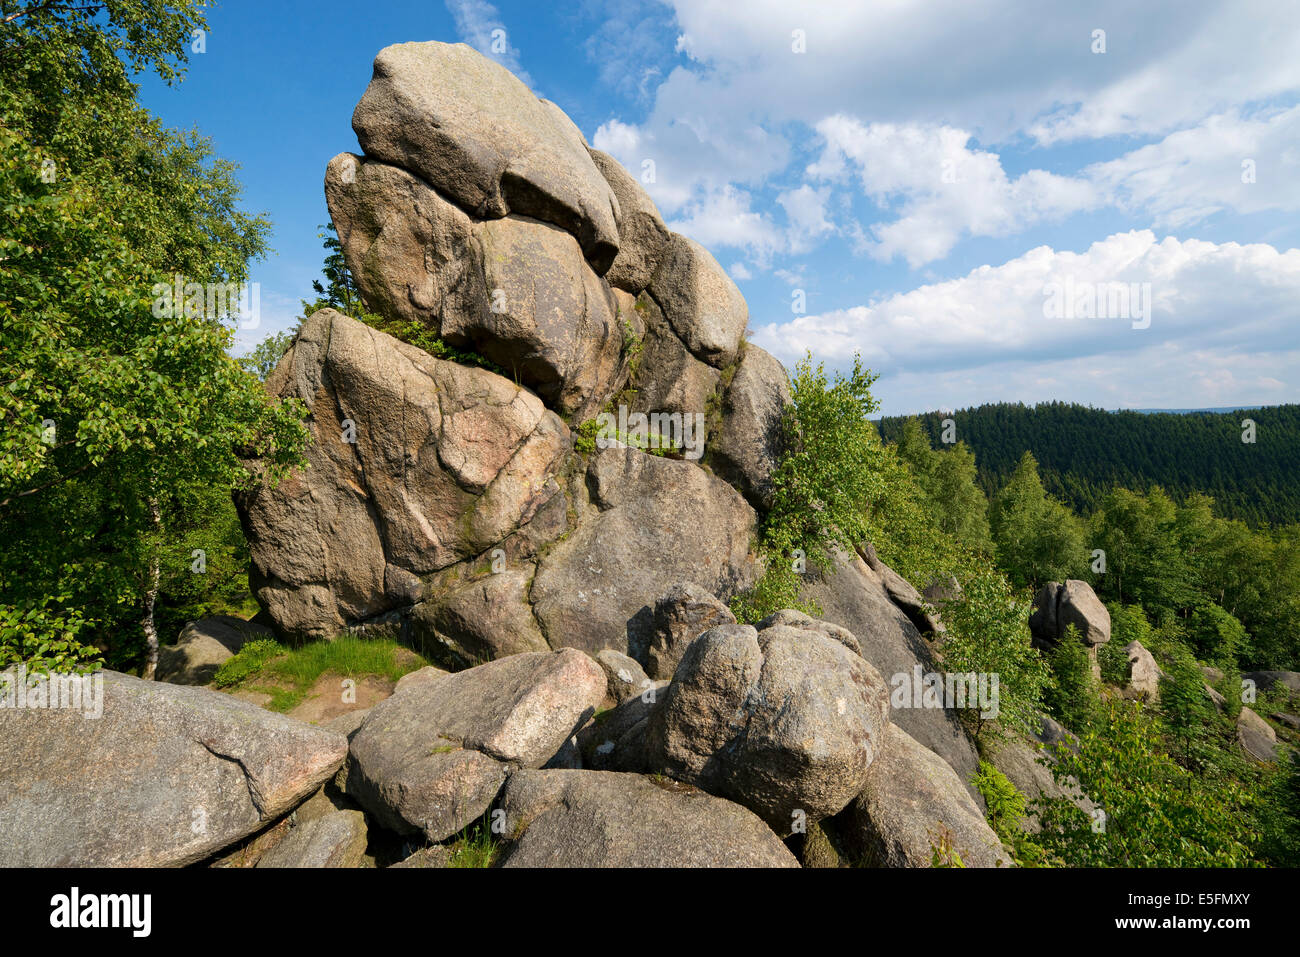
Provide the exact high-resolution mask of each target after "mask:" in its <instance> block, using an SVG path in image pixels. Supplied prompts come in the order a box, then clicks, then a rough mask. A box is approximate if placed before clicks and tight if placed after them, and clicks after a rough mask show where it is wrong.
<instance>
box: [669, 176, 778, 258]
mask: <svg viewBox="0 0 1300 957" xmlns="http://www.w3.org/2000/svg"><path fill="white" fill-rule="evenodd" d="M667 225H668V228H669V229H672V230H675V231H676V232H679V233H682V234H683V235H686V236H690V237H691V238H692V239H694V240H695V241H696V242H698V243H700V244H702V245H704V246H708V247H710V248H713V247H718V246H729V247H733V248H737V249H744V250H746V251H747V252H748V254H749V256H750V258H751V259H752V260H753V261H754V262H756V263H759V264H764V265H765V264H767V263H770V262H771V259H772V254H773V253H775V252H777V251H778V250H781V249H783V248H784V247H785V237H784V236H783V235H782V233H781V230H780V229H778V228H777V227H776V226H775V225H774V224H773V223H772V222H771V220H770V219H768V217H767V216H765V215H763V214H762V213H759V212H755V211H754V210H753V209H752V208H751V198H750V196H749V194H748V193H746V192H745V191H744V190H740V189H736V188H735V187H733V186H724V187H723V188H722V189H720V190H717V191H714V192H711V193H709V194H707V195H706V196H704V197H703V198H702V199H701V200H699V201H697V202H693V203H690V204H688V205H687V206H686V207H685V208H683V209H682V210H681V216H680V217H679V218H678V219H674V220H672V221H670V222H669V223H668V224H667Z"/></svg>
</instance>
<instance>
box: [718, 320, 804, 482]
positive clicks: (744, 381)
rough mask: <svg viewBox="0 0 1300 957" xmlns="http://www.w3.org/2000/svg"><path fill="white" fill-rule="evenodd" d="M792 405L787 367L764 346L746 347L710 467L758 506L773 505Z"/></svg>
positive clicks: (728, 392)
mask: <svg viewBox="0 0 1300 957" xmlns="http://www.w3.org/2000/svg"><path fill="white" fill-rule="evenodd" d="M789 404H790V381H789V379H788V378H787V376H786V373H785V367H784V366H782V365H781V363H780V362H779V361H778V360H777V359H776V358H775V357H774V356H772V355H769V354H768V353H766V352H764V351H763V350H762V349H760V348H758V346H755V345H750V344H746V345H745V346H744V348H743V350H742V352H741V357H740V362H739V363H738V364H737V365H736V369H735V372H734V374H733V375H732V378H731V383H730V384H729V385H728V386H727V390H726V393H725V394H724V395H723V400H722V422H721V424H720V425H719V427H718V431H717V435H716V436H715V437H714V438H713V440H712V442H711V443H710V445H709V463H710V465H712V466H713V469H714V471H715V472H717V473H718V474H719V475H721V476H722V477H723V478H725V479H726V480H727V481H728V482H730V483H731V484H732V485H734V486H735V487H736V488H737V489H739V490H740V492H741V494H742V495H744V496H745V498H747V499H748V500H749V502H750V504H751V505H753V506H754V507H755V508H766V507H767V506H769V505H770V504H771V498H772V471H773V469H775V468H776V460H777V456H778V455H779V454H780V451H781V416H782V414H783V413H784V411H785V408H786V406H788V405H789Z"/></svg>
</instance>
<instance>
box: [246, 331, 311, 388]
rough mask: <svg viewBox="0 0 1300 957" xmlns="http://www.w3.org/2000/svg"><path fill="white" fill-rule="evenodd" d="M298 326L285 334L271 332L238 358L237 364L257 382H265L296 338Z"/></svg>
mask: <svg viewBox="0 0 1300 957" xmlns="http://www.w3.org/2000/svg"><path fill="white" fill-rule="evenodd" d="M298 328H299V327H298V326H294V327H293V328H292V329H289V330H287V331H285V332H273V333H271V334H270V335H269V336H267V337H266V338H265V339H263V340H262V341H261V342H259V343H258V344H257V345H255V346H254V347H253V349H252V351H251V352H249V353H248V355H244V356H240V357H239V363H240V365H242V366H243V367H244V368H245V369H246V370H248V371H249V372H251V373H252V374H253V375H255V376H257V378H258V381H260V382H265V381H266V377H267V376H269V375H270V374H271V373H272V372H273V371H275V367H276V366H277V365H279V364H280V360H281V359H283V358H284V354H285V353H286V352H288V351H289V347H290V346H292V345H293V340H294V339H296V338H297V337H298Z"/></svg>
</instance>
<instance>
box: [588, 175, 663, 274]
mask: <svg viewBox="0 0 1300 957" xmlns="http://www.w3.org/2000/svg"><path fill="white" fill-rule="evenodd" d="M589 152H590V153H591V158H592V160H594V161H595V163H596V168H597V169H599V170H600V173H601V175H602V176H604V177H605V181H606V182H607V183H609V188H610V189H611V190H613V191H614V196H615V198H616V199H617V200H618V255H617V256H615V257H614V263H613V265H611V266H610V267H609V272H607V273H605V279H606V280H608V282H609V284H610V285H611V286H615V287H617V288H619V289H624V290H626V291H628V292H630V293H632V294H633V295H635V294H637V293H639V292H641V290H643V289H645V288H646V286H648V285H650V279H651V278H652V277H653V276H654V274H655V269H656V268H657V267H658V266H659V260H660V258H661V257H662V256H663V251H664V246H665V245H667V243H668V237H669V235H670V234H669V232H668V227H666V226H665V225H664V221H663V219H662V218H661V217H660V216H659V210H658V209H656V208H655V204H654V201H653V200H651V199H650V197H649V196H647V195H646V191H645V190H643V189H642V188H641V184H640V183H638V182H637V181H636V180H635V179H633V178H632V174H630V173H629V172H628V171H627V170H625V169H624V168H623V166H622V164H621V163H619V161H618V160H616V159H614V157H612V156H610V155H609V154H608V153H602V152H601V151H600V150H590V151H589Z"/></svg>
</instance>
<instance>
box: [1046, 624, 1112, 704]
mask: <svg viewBox="0 0 1300 957" xmlns="http://www.w3.org/2000/svg"><path fill="white" fill-rule="evenodd" d="M1048 660H1049V662H1050V663H1051V669H1052V680H1051V682H1050V684H1049V685H1048V686H1047V690H1046V694H1045V695H1044V696H1043V703H1044V704H1046V705H1047V710H1048V711H1049V712H1051V714H1052V717H1054V718H1056V719H1057V720H1058V721H1060V722H1061V724H1063V725H1065V726H1066V727H1067V728H1070V729H1072V730H1073V729H1077V728H1083V727H1086V726H1087V725H1088V723H1089V722H1090V721H1091V719H1092V716H1093V715H1094V713H1095V712H1096V709H1097V702H1098V696H1099V693H1100V691H1099V689H1098V687H1097V681H1096V679H1095V678H1094V677H1093V674H1092V663H1091V662H1090V661H1089V660H1088V650H1087V648H1086V647H1084V644H1083V641H1082V639H1080V637H1079V632H1078V630H1077V629H1076V628H1075V627H1074V625H1068V626H1067V627H1066V630H1065V634H1064V635H1063V636H1062V638H1061V641H1060V643H1059V644H1057V646H1056V647H1055V648H1053V649H1052V651H1051V654H1050V656H1049V659H1048Z"/></svg>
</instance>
